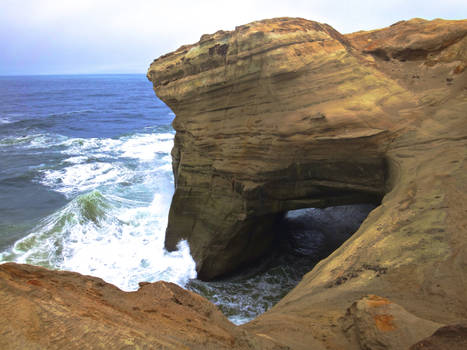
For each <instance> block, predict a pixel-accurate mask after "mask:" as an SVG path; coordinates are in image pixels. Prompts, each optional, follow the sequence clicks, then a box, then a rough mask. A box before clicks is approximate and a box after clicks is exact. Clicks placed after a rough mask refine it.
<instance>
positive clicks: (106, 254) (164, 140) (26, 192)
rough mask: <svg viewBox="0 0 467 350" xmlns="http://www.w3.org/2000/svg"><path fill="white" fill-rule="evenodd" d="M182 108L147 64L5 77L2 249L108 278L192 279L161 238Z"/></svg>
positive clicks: (14, 257) (4, 256)
mask: <svg viewBox="0 0 467 350" xmlns="http://www.w3.org/2000/svg"><path fill="white" fill-rule="evenodd" d="M173 118H174V114H173V113H172V112H171V110H170V109H169V108H168V107H167V106H166V105H165V104H164V103H162V102H161V101H160V100H159V99H157V97H156V96H155V94H154V92H153V90H152V84H151V83H150V82H148V81H147V79H146V77H145V76H144V75H88V76H84V75H77V76H72V75H70V76H19V77H0V251H2V253H1V254H0V259H1V261H16V262H21V263H28V264H34V265H41V266H45V267H48V268H54V269H63V270H72V271H77V272H80V273H83V274H89V275H94V276H98V277H102V278H103V279H105V280H106V281H107V282H110V283H113V284H115V285H117V286H118V287H119V288H121V289H123V290H134V289H137V287H138V282H140V281H157V280H166V281H171V282H175V283H178V284H180V285H184V284H185V283H186V282H187V281H188V279H190V278H194V277H195V276H196V273H195V269H194V268H195V265H194V262H193V260H192V259H191V256H190V254H189V249H188V246H187V244H186V243H181V246H180V247H181V249H180V250H179V251H177V252H173V253H168V252H166V251H164V249H163V243H164V232H165V226H166V224H167V214H168V209H169V205H170V200H171V196H172V194H173V188H174V185H173V177H172V168H171V157H170V151H171V148H172V145H173V136H174V131H173V129H172V127H171V122H172V119H173Z"/></svg>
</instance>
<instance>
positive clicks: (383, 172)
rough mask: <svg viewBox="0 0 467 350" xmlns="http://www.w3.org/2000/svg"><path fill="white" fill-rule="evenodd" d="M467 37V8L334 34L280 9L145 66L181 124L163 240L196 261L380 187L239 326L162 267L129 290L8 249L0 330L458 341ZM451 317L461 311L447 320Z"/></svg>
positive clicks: (77, 342) (62, 339) (164, 342)
mask: <svg viewBox="0 0 467 350" xmlns="http://www.w3.org/2000/svg"><path fill="white" fill-rule="evenodd" d="M466 55H467V21H444V20H434V21H424V20H421V19H414V20H411V21H403V22H399V23H396V24H395V25H393V26H391V27H389V28H384V29H381V30H375V31H370V32H358V33H353V34H349V35H341V34H339V33H338V32H336V31H335V30H333V29H332V28H331V27H330V26H328V25H324V24H319V23H316V22H310V21H307V20H303V19H291V18H279V19H273V20H265V21H260V22H254V23H250V24H248V25H244V26H240V27H237V28H236V30H235V31H232V32H223V31H220V32H217V33H215V34H213V35H205V36H203V37H202V38H201V40H200V42H199V43H196V44H194V45H191V46H184V47H181V48H180V49H179V50H177V51H175V52H173V53H170V54H168V55H165V56H163V57H160V58H159V59H157V60H156V61H154V63H153V64H152V65H151V67H150V69H149V71H148V77H149V78H150V79H151V80H152V81H153V82H154V88H155V91H156V93H157V95H158V96H159V97H160V98H161V99H162V100H163V101H165V102H166V103H167V104H168V105H169V106H170V107H171V108H172V110H173V111H174V112H175V114H176V118H175V120H174V128H175V129H176V131H177V133H176V137H175V146H174V149H173V152H172V156H173V167H174V176H175V180H176V191H175V194H174V198H173V202H172V206H171V211H170V217H169V226H168V228H167V236H166V246H167V248H169V249H173V248H174V246H175V244H176V243H177V241H178V240H179V239H180V238H187V239H188V241H189V243H190V246H191V249H192V253H193V256H194V258H195V260H196V262H197V268H198V271H199V275H200V277H203V278H206V279H209V278H213V277H215V276H219V275H222V274H225V273H228V272H230V271H232V270H234V269H235V268H237V267H241V266H242V265H243V264H248V263H249V262H251V261H254V260H255V259H256V258H258V257H259V256H261V255H262V254H264V253H265V252H266V251H267V249H268V247H269V245H270V244H271V242H272V240H273V232H274V226H275V222H276V220H277V219H278V218H280V217H281V215H282V214H283V213H284V212H285V211H287V210H291V209H297V208H302V207H325V206H329V205H336V204H348V203H358V202H375V203H380V205H379V206H378V207H377V208H376V209H375V210H373V211H372V212H371V213H370V215H369V217H368V218H367V219H366V220H365V221H364V223H363V224H362V226H361V227H360V229H359V230H358V231H357V232H356V233H355V234H354V235H353V236H352V237H351V238H350V239H349V240H348V241H346V242H345V243H344V245H342V246H341V247H340V248H339V249H337V250H336V251H335V252H334V253H333V254H332V255H331V256H329V257H328V258H327V259H325V260H323V261H322V262H321V263H319V264H318V265H317V266H316V267H315V268H314V269H313V270H312V271H311V272H309V273H308V274H307V275H305V277H304V278H303V280H302V282H301V283H300V284H299V285H298V286H297V287H296V288H295V289H294V290H292V291H291V292H290V293H289V294H288V295H287V296H286V297H285V298H284V299H283V300H282V301H281V302H280V303H279V304H278V305H277V306H275V307H274V308H273V309H271V310H270V311H268V312H266V313H265V314H264V315H262V316H260V317H259V318H257V319H256V320H254V321H252V322H250V323H248V324H246V325H243V326H241V327H235V326H233V325H232V324H231V323H229V322H228V321H227V320H226V319H225V317H224V316H223V315H222V314H220V312H219V311H218V310H217V309H216V308H215V307H214V306H213V305H212V304H210V303H209V302H207V301H206V300H205V299H203V298H201V297H199V296H197V295H196V294H194V293H191V292H188V291H184V290H182V289H181V288H178V287H177V286H174V285H172V284H168V283H163V282H159V283H155V284H144V285H143V286H142V287H141V288H140V289H139V290H138V291H137V292H132V293H125V292H122V291H120V290H118V289H117V288H116V287H114V286H111V285H109V284H107V283H105V282H103V281H102V280H100V279H97V278H93V277H87V276H81V275H79V274H76V273H70V272H56V271H55V272H52V271H48V270H45V269H42V268H36V267H30V266H26V265H16V264H4V265H0V315H1V317H0V347H1V348H2V349H24V348H27V349H62V348H67V349H73V348H79V349H83V348H85V349H86V348H89V349H91V348H92V349H96V348H97V349H99V348H102V349H108V348H112V349H113V348H115V349H125V348H142V349H153V348H155V349H188V348H189V349H230V348H232V349H317V350H319V349H336V350H337V349H394V350H396V349H397V350H399V349H406V348H408V347H410V346H412V345H413V348H417V349H418V348H424V346H425V345H426V346H428V345H430V344H431V345H433V344H434V345H433V346H439V344H443V343H449V342H451V343H452V342H453V341H456V342H457V344H462V342H465V341H466V339H465V331H464V329H465V327H464V326H462V324H464V323H465V322H464V323H463V322H461V321H462V320H465V319H466V318H467V303H466V299H467V295H466V292H465V291H466V290H467V278H466V276H467V274H466V270H467V239H466V233H467V219H466V213H467V204H466V183H467V178H466V177H467V175H466V174H467V172H466V170H467V169H466V158H467V147H466V146H467V145H466V143H467V122H466V117H467V73H466V72H465V66H466V64H467V58H466ZM448 324H457V326H451V327H444V328H440V327H442V326H445V325H448ZM438 328H440V329H439V330H438V331H437V332H435V330H436V329H438ZM451 333H452V334H454V336H451ZM432 334H433V336H432V337H430V336H431V335H432ZM453 337H456V338H453ZM424 338H425V340H423V339H424ZM446 339H447V340H446ZM453 339H454V340H453ZM415 343H417V344H416V345H414V344H415ZM427 344H428V345H427ZM431 345H430V346H431Z"/></svg>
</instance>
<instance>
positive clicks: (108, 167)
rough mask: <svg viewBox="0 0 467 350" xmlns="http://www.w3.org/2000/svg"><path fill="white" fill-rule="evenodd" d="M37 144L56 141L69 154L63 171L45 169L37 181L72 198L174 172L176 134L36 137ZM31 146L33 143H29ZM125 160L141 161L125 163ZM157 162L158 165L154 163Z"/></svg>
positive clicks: (60, 169)
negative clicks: (172, 169)
mask: <svg viewBox="0 0 467 350" xmlns="http://www.w3.org/2000/svg"><path fill="white" fill-rule="evenodd" d="M33 140H34V144H36V145H37V144H40V145H43V144H44V143H46V142H49V144H50V143H52V142H53V141H55V146H56V147H58V148H60V149H62V150H61V151H60V152H61V153H62V154H64V155H68V156H69V157H68V158H66V159H65V160H64V161H63V162H62V164H63V165H64V166H63V167H61V168H58V169H57V168H54V169H43V170H41V171H40V174H41V177H40V179H38V180H37V181H39V182H40V183H42V184H43V185H45V186H48V187H50V188H52V189H53V190H55V191H57V192H60V193H63V194H65V195H66V196H67V197H69V198H71V197H73V196H74V195H76V194H78V193H83V192H85V191H90V190H93V189H97V188H99V187H100V186H108V185H112V184H119V183H123V182H129V181H132V179H133V178H134V177H135V176H137V177H141V175H143V176H144V173H148V174H151V176H154V174H152V173H151V172H153V171H162V172H167V171H171V165H170V163H171V158H170V155H169V154H170V151H171V149H172V146H173V134H170V133H162V134H134V135H130V136H123V137H121V138H119V139H112V138H104V139H99V138H89V139H82V138H70V139H63V138H51V137H47V136H44V135H35V137H34V138H33ZM28 142H29V144H31V143H32V142H31V141H28ZM125 158H130V159H134V160H135V161H137V162H138V164H139V165H138V166H137V169H136V170H135V169H134V165H133V166H132V167H129V165H128V164H127V163H126V162H124V159H125ZM154 162H155V163H154Z"/></svg>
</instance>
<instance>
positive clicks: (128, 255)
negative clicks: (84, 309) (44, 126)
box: [0, 192, 196, 291]
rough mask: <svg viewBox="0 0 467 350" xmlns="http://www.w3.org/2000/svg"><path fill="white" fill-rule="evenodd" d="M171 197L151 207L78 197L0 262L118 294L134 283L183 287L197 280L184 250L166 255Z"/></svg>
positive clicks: (182, 244)
mask: <svg viewBox="0 0 467 350" xmlns="http://www.w3.org/2000/svg"><path fill="white" fill-rule="evenodd" d="M169 201H170V195H169V194H168V193H166V194H156V195H155V196H154V199H153V201H152V202H151V203H150V204H144V203H142V202H138V201H133V200H125V199H122V198H120V197H117V196H115V195H111V196H108V197H106V196H104V195H102V194H101V193H99V192H91V193H89V194H86V195H83V196H80V197H77V198H76V199H74V200H73V201H71V202H70V203H69V204H68V205H67V206H66V207H65V208H63V209H62V210H60V211H58V212H57V213H55V214H53V215H51V216H49V217H47V218H46V219H45V220H43V222H42V223H41V224H40V225H38V227H36V229H35V230H34V232H33V233H31V234H30V235H29V236H27V237H25V238H23V239H22V240H20V241H18V242H17V243H16V244H15V246H14V248H13V249H12V251H11V252H10V253H9V255H8V254H4V256H3V257H0V258H2V259H1V260H14V261H17V262H21V263H30V264H37V265H43V266H44V265H45V266H48V267H54V268H60V269H64V270H71V271H76V272H80V273H82V274H88V275H93V276H98V277H101V278H103V279H104V280H105V281H107V282H110V283H113V284H115V285H116V286H118V287H119V288H121V289H122V290H127V291H130V290H136V289H137V288H138V282H142V281H149V282H154V281H158V280H165V281H169V282H174V283H177V284H179V285H182V286H183V285H184V284H185V283H186V282H187V281H188V280H189V279H191V278H195V277H196V271H195V263H194V261H193V259H192V258H191V255H190V251H189V247H188V244H187V243H186V242H183V241H182V242H180V243H179V246H178V248H179V249H178V250H177V251H175V252H170V253H169V252H167V251H165V249H164V231H165V227H166V224H167V214H168V205H169V203H170V202H169Z"/></svg>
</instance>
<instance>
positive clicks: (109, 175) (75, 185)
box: [41, 157, 132, 196]
mask: <svg viewBox="0 0 467 350" xmlns="http://www.w3.org/2000/svg"><path fill="white" fill-rule="evenodd" d="M74 160H75V161H78V157H75V159H74ZM42 173H43V178H42V181H41V183H42V184H43V185H46V186H49V187H51V188H53V189H54V190H55V191H57V192H61V193H64V194H65V195H67V196H71V195H73V194H76V193H79V192H85V191H89V190H93V189H95V188H98V187H99V186H103V185H108V184H116V183H119V182H123V181H128V180H129V179H130V178H131V177H132V174H131V173H130V172H129V171H128V170H127V169H126V168H125V167H123V166H119V165H118V164H111V163H103V162H93V163H85V164H74V165H72V166H68V167H65V168H64V169H60V170H43V171H42Z"/></svg>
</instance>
